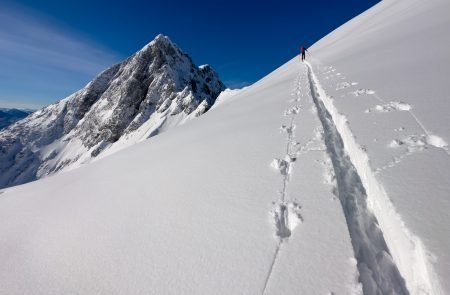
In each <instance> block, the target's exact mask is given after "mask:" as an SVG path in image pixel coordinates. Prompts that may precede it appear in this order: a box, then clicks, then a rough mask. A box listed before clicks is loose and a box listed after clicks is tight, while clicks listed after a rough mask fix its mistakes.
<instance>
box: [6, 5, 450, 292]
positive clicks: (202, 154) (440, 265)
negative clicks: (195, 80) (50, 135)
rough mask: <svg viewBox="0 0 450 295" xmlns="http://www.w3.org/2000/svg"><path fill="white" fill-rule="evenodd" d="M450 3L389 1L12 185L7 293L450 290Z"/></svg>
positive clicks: (8, 208) (9, 191) (8, 213)
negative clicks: (419, 49)
mask: <svg viewBox="0 0 450 295" xmlns="http://www.w3.org/2000/svg"><path fill="white" fill-rule="evenodd" d="M449 8H450V3H447V2H445V1H437V0H431V1H419V0H409V1H406V0H404V1H394V0H385V1H383V2H381V3H380V4H379V5H377V6H375V7H374V8H372V9H370V10H369V11H367V12H365V13H364V14H362V15H361V16H359V17H357V18H355V19H354V20H352V21H350V22H349V23H347V24H346V25H344V26H343V27H341V28H339V29H338V30H336V31H335V32H333V33H332V34H330V35H329V36H327V37H325V38H324V39H322V40H321V41H320V42H318V43H317V44H316V45H315V46H313V47H311V48H310V49H309V51H310V53H311V56H308V62H307V63H302V62H300V61H299V57H295V58H294V59H292V60H291V61H289V62H288V63H286V64H285V65H283V66H281V67H280V68H279V69H277V70H276V71H274V72H272V73H271V74H269V75H268V76H266V77H265V78H263V79H262V80H260V81H258V82H257V83H255V84H254V85H252V86H250V87H248V88H246V89H243V90H239V91H234V92H232V91H227V92H224V93H223V94H222V95H220V96H219V98H218V99H217V102H219V103H217V104H216V105H215V106H214V107H212V108H211V109H210V110H209V111H208V112H207V113H205V114H204V115H202V116H200V117H198V118H197V119H195V120H190V121H189V122H186V124H184V122H183V124H181V125H180V124H177V125H179V126H178V127H177V128H172V129H170V130H169V131H167V132H164V133H161V134H159V135H158V136H155V137H151V138H150V139H148V140H145V141H141V142H139V143H136V144H133V145H132V146H130V147H129V148H127V149H123V150H121V151H120V152H115V153H114V154H111V155H110V156H109V157H105V158H102V159H99V160H98V161H95V162H93V163H91V164H89V165H85V166H82V167H80V168H78V169H75V170H72V171H67V172H65V173H61V174H57V175H55V176H52V177H47V178H44V179H41V180H39V181H36V182H33V183H29V184H25V185H21V186H16V187H11V188H8V189H4V190H2V191H1V192H0V219H1V220H2V222H0V261H1V262H2V263H1V264H0V286H1V289H0V293H1V294H27V293H31V294H73V293H79V294H143V293H145V294H148V293H150V294H277V295H278V294H366V295H372V294H429V295H431V294H449V293H450V285H449V282H448V281H447V278H448V277H450V256H449V250H450V240H449V239H450V235H449V232H450V202H449V196H450V155H449V150H448V145H447V143H448V142H449V139H450V132H449V130H448V124H447V121H448V116H446V115H445V113H448V112H449V111H450V109H449V102H448V99H447V98H446V93H447V88H448V86H447V85H446V84H445V83H437V82H436V81H441V82H443V80H445V78H443V77H442V75H447V74H449V73H448V71H449V70H448V69H449V68H450V60H449V59H448V56H446V55H445V52H450V51H448V50H447V51H445V50H444V49H442V48H441V47H444V48H445V49H449V48H448V47H449V44H450V42H447V41H448V37H447V36H444V34H443V32H445V31H448V29H449V28H450V15H448V12H447V11H450V9H449ZM414 30H416V31H419V32H422V37H421V38H423V39H422V41H423V42H425V41H426V42H427V47H428V49H429V50H435V52H436V54H433V55H427V56H426V58H425V59H424V60H420V59H417V56H416V53H414V52H409V51H406V48H408V49H409V50H410V47H409V46H407V44H408V43H409V42H410V40H413V41H414V42H415V41H417V40H415V39H414V38H416V37H411V36H412V35H411V34H412V32H413V31H414ZM428 30H430V31H428ZM439 32H441V33H442V35H439V34H440V33H439ZM410 33H411V34H410ZM414 36H415V35H414ZM411 38H412V39H411ZM446 38H447V39H446ZM369 45H370V47H367V46H369ZM372 47H373V50H372ZM368 48H369V49H370V50H368ZM447 54H448V53H447ZM374 57H377V58H374ZM438 59H439V60H438ZM425 64H427V67H428V68H427V70H426V72H427V76H426V77H424V76H422V78H421V79H418V78H417V77H418V76H416V74H417V73H416V72H414V71H412V69H415V70H417V71H419V72H420V71H421V70H423V69H422V68H421V67H422V66H423V67H425ZM430 67H431V68H430ZM422 73H423V72H422ZM422 73H419V74H418V75H419V76H420V75H422ZM447 77H448V75H447ZM416 79H417V80H416ZM419 80H420V81H419ZM419 82H420V83H419ZM430 101H432V102H433V106H430V105H429V104H430ZM199 107H200V105H199ZM154 122H158V120H155V121H154ZM138 132H141V131H138ZM144 134H145V130H142V135H144ZM118 142H119V143H120V140H119V141H118Z"/></svg>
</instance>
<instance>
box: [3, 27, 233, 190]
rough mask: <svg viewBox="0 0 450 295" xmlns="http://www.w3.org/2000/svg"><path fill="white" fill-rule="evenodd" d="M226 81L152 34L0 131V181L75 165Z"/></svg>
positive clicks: (182, 112)
mask: <svg viewBox="0 0 450 295" xmlns="http://www.w3.org/2000/svg"><path fill="white" fill-rule="evenodd" d="M224 89H225V87H224V85H223V83H222V82H221V81H220V80H219V78H218V75H217V73H216V72H215V71H214V70H213V69H212V68H211V67H210V66H209V65H203V66H201V67H196V66H195V65H194V64H193V62H192V60H191V58H190V57H189V56H188V55H187V54H185V53H184V52H182V51H181V50H180V49H179V48H178V47H177V46H176V45H175V44H174V43H172V42H171V40H170V39H169V38H168V37H166V36H163V35H158V36H157V37H156V38H155V39H154V40H153V41H151V42H150V43H149V44H147V45H146V46H144V48H142V49H141V50H140V51H138V52H137V53H135V54H134V55H133V56H131V57H130V58H128V59H127V60H125V61H124V62H122V63H120V64H117V65H114V66H112V67H110V68H109V69H107V70H105V71H104V72H102V73H100V74H99V75H98V76H97V77H96V78H95V79H94V80H92V81H91V82H90V83H88V85H86V87H84V88H83V89H81V90H79V91H77V92H76V93H74V94H72V95H70V96H69V97H67V98H65V99H63V100H61V101H59V102H57V103H55V104H52V105H50V106H48V107H46V108H43V109H41V110H39V111H37V112H35V113H34V114H32V115H31V116H29V117H27V118H26V119H24V120H22V121H19V122H17V123H16V124H14V125H13V126H10V127H9V128H8V129H6V130H4V131H2V132H0V146H1V150H0V187H5V186H11V185H16V184H21V183H25V182H28V181H32V180H35V179H37V178H41V177H44V176H46V175H50V174H53V173H55V172H57V171H61V170H67V169H72V168H75V167H78V166H80V165H82V164H84V163H88V162H90V161H92V160H93V159H94V158H96V157H98V156H99V155H102V156H104V155H106V154H111V153H113V152H115V151H118V150H120V149H123V148H124V147H127V146H130V145H132V144H134V143H136V142H139V141H141V140H144V139H146V138H148V137H151V136H153V135H155V134H157V133H159V132H163V131H164V130H166V129H169V128H171V127H173V126H176V125H179V124H182V123H183V122H185V121H187V120H189V119H191V118H195V117H197V116H199V115H201V114H203V113H204V112H206V111H207V110H208V109H209V108H210V107H211V106H212V105H213V104H214V102H215V100H216V98H217V96H218V95H219V94H220V93H221V91H222V90H224ZM105 151H108V152H107V153H104V152H105Z"/></svg>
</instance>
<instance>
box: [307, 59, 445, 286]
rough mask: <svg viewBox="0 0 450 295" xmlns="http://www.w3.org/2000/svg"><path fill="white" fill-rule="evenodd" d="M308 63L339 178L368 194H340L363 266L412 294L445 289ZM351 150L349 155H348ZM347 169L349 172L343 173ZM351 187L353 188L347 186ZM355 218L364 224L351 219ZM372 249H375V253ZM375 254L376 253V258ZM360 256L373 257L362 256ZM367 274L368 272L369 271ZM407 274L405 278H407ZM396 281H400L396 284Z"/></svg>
mask: <svg viewBox="0 0 450 295" xmlns="http://www.w3.org/2000/svg"><path fill="white" fill-rule="evenodd" d="M307 67H308V77H309V80H310V87H311V91H312V94H313V98H314V101H315V103H316V106H317V108H318V109H319V114H320V117H321V118H320V119H321V121H322V124H323V125H326V126H324V129H325V127H327V134H326V139H327V141H328V142H327V148H328V146H329V147H330V149H329V153H330V154H331V156H332V160H333V165H334V166H335V169H336V174H337V176H338V177H339V179H338V180H339V182H340V183H338V186H340V187H339V188H338V190H339V192H343V193H348V192H350V193H353V194H355V193H356V194H360V196H361V194H362V196H363V199H355V200H354V201H351V202H349V201H348V200H345V199H343V196H340V199H341V202H342V204H343V208H344V212H345V214H346V218H349V217H350V219H349V220H348V221H347V223H348V225H349V230H350V234H351V235H352V236H351V238H352V244H353V247H354V249H355V255H357V259H358V268H359V267H360V262H364V264H366V263H369V264H368V265H365V266H369V267H372V269H370V271H371V272H372V277H375V278H378V279H382V281H380V285H379V286H378V287H383V288H384V287H390V288H393V290H399V291H401V292H403V293H407V292H408V290H409V292H411V294H443V292H442V289H441V287H440V284H439V281H438V279H437V277H436V275H435V274H434V271H433V268H432V266H431V264H430V263H429V258H428V257H429V254H428V252H427V251H426V250H425V247H424V246H423V244H422V242H421V241H420V239H419V238H418V237H416V236H414V235H413V234H412V233H411V232H410V231H409V229H408V228H407V227H406V226H405V224H404V222H403V221H402V220H401V217H400V215H399V214H398V213H397V212H396V210H395V208H394V206H393V205H392V203H391V201H390V199H389V197H388V196H387V194H386V192H385V190H384V188H383V186H382V185H381V183H379V182H378V180H377V178H376V176H375V173H374V171H372V169H371V167H370V162H369V157H368V155H367V154H366V153H365V151H363V150H362V149H361V147H360V146H359V145H358V144H357V143H356V141H355V138H354V136H353V135H352V133H351V131H350V128H349V126H348V124H347V120H346V118H345V116H343V115H341V114H339V113H338V111H337V109H336V108H335V107H334V105H333V102H332V100H331V99H330V98H329V97H328V96H327V95H326V93H325V91H324V90H323V89H322V87H321V85H320V83H319V82H318V80H317V78H316V77H315V75H314V73H313V71H312V67H311V65H310V64H309V63H307ZM330 132H331V133H330ZM346 151H347V152H348V154H346ZM342 165H344V166H342ZM342 172H344V174H340V173H342ZM349 180H351V181H356V183H357V185H355V188H352V187H348V186H347V183H346V181H349ZM346 186H347V188H348V189H349V190H350V191H348V192H347V191H346V190H345V188H346ZM349 196H350V197H354V195H352V194H349ZM352 206H357V207H356V208H357V209H358V210H360V211H358V212H350V211H349V209H351V208H352ZM348 213H352V215H354V216H353V217H352V216H348V215H347V214H348ZM358 214H359V215H358ZM362 214H368V215H362ZM354 218H356V221H359V222H360V223H359V224H352V223H349V221H351V220H353V219H354ZM355 225H361V226H364V227H363V228H359V230H364V231H360V232H358V227H356V226H355ZM351 227H352V228H351ZM355 230H356V231H355ZM381 230H382V231H381ZM355 234H356V236H355ZM362 237H363V238H364V237H365V238H370V239H369V240H364V239H361V238H362ZM379 238H381V240H380V239H379ZM372 239H373V240H372ZM367 242H370V243H371V244H368V243H367ZM365 247H366V248H365ZM388 248H389V249H390V252H389V251H388ZM370 251H375V252H372V253H371V252H370ZM389 253H390V255H389ZM391 257H392V258H393V259H392V260H391ZM372 258H375V260H373V259H372ZM359 259H369V260H368V261H360V260H359ZM372 262H375V264H371V263H372ZM360 271H361V270H360ZM400 274H401V276H400ZM361 275H362V276H363V275H364V271H363V274H361ZM402 277H403V278H404V281H405V282H404V283H402V282H403V280H402V279H401V278H402ZM362 279H364V278H362ZM396 283H398V284H399V285H398V286H395V285H391V284H396ZM364 287H365V290H364V293H365V294H372V293H368V291H366V288H370V287H371V286H364ZM398 287H401V288H398ZM379 291H382V290H379ZM382 294H385V293H384V292H383V293H382ZM388 294H391V293H388Z"/></svg>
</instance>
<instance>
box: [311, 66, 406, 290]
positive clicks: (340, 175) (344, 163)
mask: <svg viewBox="0 0 450 295" xmlns="http://www.w3.org/2000/svg"><path fill="white" fill-rule="evenodd" d="M308 77H309V82H310V88H311V96H312V99H313V101H314V104H315V105H316V107H317V113H318V116H319V119H320V121H321V123H322V127H323V130H324V141H325V145H326V147H327V152H328V154H329V156H330V158H331V162H332V164H333V169H334V172H335V175H336V182H337V195H338V198H339V200H340V202H341V205H342V208H343V211H344V215H345V218H346V221H347V226H348V230H349V233H350V237H351V241H352V245H353V250H354V252H355V257H356V260H357V261H358V264H357V267H358V270H359V274H360V281H361V283H362V285H363V291H364V294H367V295H368V294H409V292H408V290H407V289H406V285H405V281H404V279H403V278H402V276H401V275H400V272H399V271H398V269H397V266H396V265H395V263H394V261H393V260H392V258H391V255H390V252H389V249H388V247H387V245H386V242H385V240H384V237H383V232H382V231H381V229H380V228H379V226H378V221H377V219H376V217H375V216H374V215H373V213H372V212H371V211H370V210H369V208H368V206H367V194H366V190H365V188H364V185H363V183H362V181H361V178H360V176H359V174H358V172H357V171H356V169H355V167H354V166H353V164H352V162H351V160H350V158H349V156H348V155H347V153H346V151H345V148H344V143H343V141H342V138H341V136H340V134H339V132H338V130H337V129H336V126H335V124H334V122H333V119H332V117H331V115H330V114H329V113H328V111H327V109H326V108H325V106H324V104H323V102H322V101H321V99H320V97H319V94H318V93H317V90H316V87H315V83H314V81H313V78H312V77H311V69H310V68H308Z"/></svg>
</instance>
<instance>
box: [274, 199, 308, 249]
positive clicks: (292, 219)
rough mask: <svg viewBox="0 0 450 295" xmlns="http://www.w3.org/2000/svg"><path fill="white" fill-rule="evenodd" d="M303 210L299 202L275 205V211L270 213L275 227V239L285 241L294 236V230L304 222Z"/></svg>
mask: <svg viewBox="0 0 450 295" xmlns="http://www.w3.org/2000/svg"><path fill="white" fill-rule="evenodd" d="M301 208H302V207H301V206H300V205H299V204H298V203H297V202H287V203H284V202H280V203H278V204H277V203H276V204H275V209H274V210H272V211H271V212H270V215H271V216H272V219H273V223H274V227H275V237H277V238H279V239H280V240H285V239H287V238H289V237H290V236H291V235H292V232H293V231H294V229H295V228H296V227H297V226H298V225H299V224H301V223H302V222H303V217H302V215H301V213H300V210H301Z"/></svg>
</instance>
